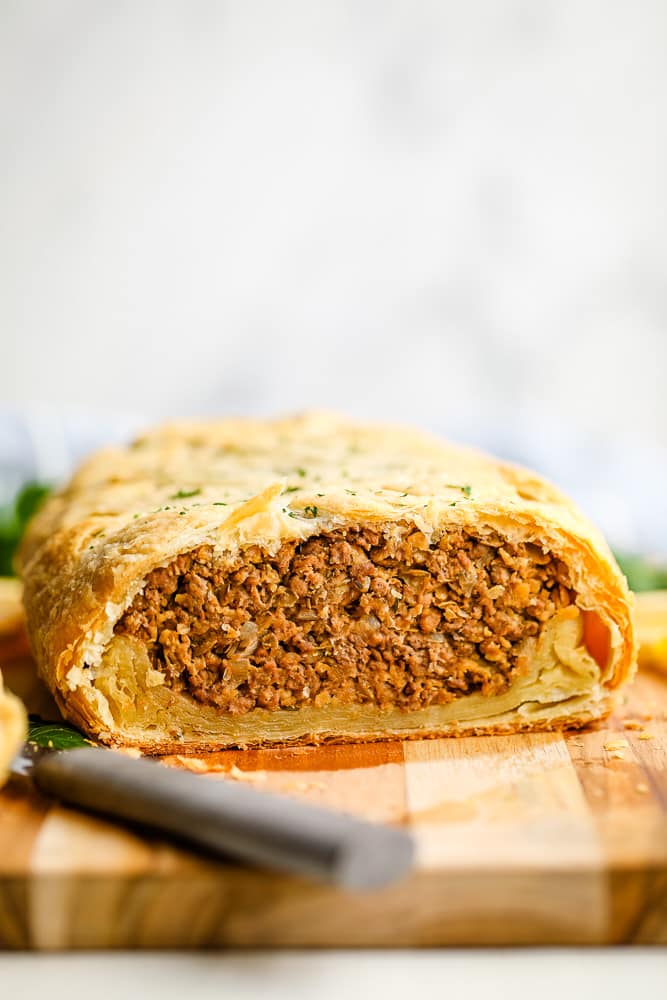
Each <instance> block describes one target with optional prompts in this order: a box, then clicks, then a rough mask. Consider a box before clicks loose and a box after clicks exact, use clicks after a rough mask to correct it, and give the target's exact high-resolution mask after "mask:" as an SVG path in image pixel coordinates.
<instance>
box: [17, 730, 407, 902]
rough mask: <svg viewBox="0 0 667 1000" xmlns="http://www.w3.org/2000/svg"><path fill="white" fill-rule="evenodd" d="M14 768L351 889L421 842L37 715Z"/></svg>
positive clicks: (67, 796) (393, 871)
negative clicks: (124, 749)
mask: <svg viewBox="0 0 667 1000" xmlns="http://www.w3.org/2000/svg"><path fill="white" fill-rule="evenodd" d="M12 771H13V772H14V773H16V774H20V775H24V776H29V777H30V778H31V779H32V781H33V782H34V784H35V785H36V786H37V788H38V789H39V790H40V791H41V792H44V793H45V794H47V795H50V796H53V797H55V798H57V799H60V800H61V801H62V802H66V803H67V804H68V805H72V806H78V807H80V808H83V809H85V810H88V811H90V812H94V813H100V814H102V815H104V816H111V817H114V818H120V819H124V820H129V821H130V822H133V823H141V824H144V825H145V826H148V827H151V828H153V829H154V830H158V831H160V832H161V833H166V834H169V835H170V836H172V837H176V838H178V839H179V840H182V841H185V842H187V843H188V844H189V845H190V846H193V847H199V848H204V849H205V850H206V851H208V852H209V853H213V854H215V855H221V856H223V857H225V858H236V859H238V860H241V861H245V862H249V863H251V864H254V865H259V866H262V867H265V868H273V869H277V870H279V871H285V872H290V873H292V874H295V875H301V876H305V877H307V878H312V879H316V880H319V881H324V882H330V883H333V884H336V885H340V886H343V887H345V888H347V889H356V890H360V889H374V888H379V887H380V886H383V885H386V884H387V883H389V882H392V881H394V880H396V879H398V878H400V877H401V876H402V875H404V874H405V873H406V872H407V871H408V869H409V868H410V866H411V865H412V862H413V859H414V841H413V838H412V836H411V835H410V834H409V833H407V832H406V831H404V830H400V829H397V828H395V827H389V826H383V825H381V824H378V823H369V822H367V821H365V820H361V819H357V818H355V817H352V816H348V815H347V814H344V813H339V812H335V811H334V810H332V809H324V808H321V807H319V806H312V805H308V804H307V803H304V802H300V801H297V800H296V799H292V798H290V797H288V796H282V795H278V794H275V793H271V792H265V791H258V790H257V789H255V788H249V787H247V786H244V785H240V784H238V783H237V782H235V781H231V780H222V781H212V780H210V779H207V778H206V775H202V774H194V773H192V772H190V771H179V770H177V769H175V768H171V767H166V766H164V765H163V764H160V763H159V762H158V761H156V760H154V759H151V758H149V757H140V758H133V757H129V756H128V755H126V754H124V753H121V752H118V751H114V750H107V749H104V748H102V747H97V746H94V745H93V744H90V743H88V742H87V741H86V740H85V739H84V738H83V737H82V736H81V734H80V733H79V732H78V731H77V730H75V729H73V728H72V727H70V726H66V725H64V724H62V723H59V722H54V723H49V722H44V721H43V720H41V719H39V718H37V717H35V716H31V717H30V728H29V736H28V741H27V742H26V743H25V744H24V745H23V749H22V750H21V751H20V753H19V754H18V756H17V757H16V758H15V760H14V762H13V764H12Z"/></svg>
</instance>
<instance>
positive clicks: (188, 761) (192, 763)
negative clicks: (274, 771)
mask: <svg viewBox="0 0 667 1000" xmlns="http://www.w3.org/2000/svg"><path fill="white" fill-rule="evenodd" d="M172 760H175V761H176V762H177V763H178V764H180V766H181V767H183V768H185V770H186V771H194V772H195V774H213V775H217V776H219V777H224V778H231V779H232V780H233V781H247V782H249V783H253V782H254V783H259V782H262V781H266V771H242V770H241V768H240V767H237V765H236V764H212V763H210V762H209V761H206V760H202V759H201V757H186V756H184V755H183V754H174V756H173V758H172Z"/></svg>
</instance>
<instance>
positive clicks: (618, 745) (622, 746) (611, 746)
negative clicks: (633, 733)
mask: <svg viewBox="0 0 667 1000" xmlns="http://www.w3.org/2000/svg"><path fill="white" fill-rule="evenodd" d="M629 746H630V744H629V743H628V741H627V740H626V739H624V738H623V737H621V739H618V740H609V741H608V742H607V743H605V744H603V747H602V749H603V750H606V751H607V753H611V754H614V753H620V752H621V751H623V750H626V749H627V748H628V747H629Z"/></svg>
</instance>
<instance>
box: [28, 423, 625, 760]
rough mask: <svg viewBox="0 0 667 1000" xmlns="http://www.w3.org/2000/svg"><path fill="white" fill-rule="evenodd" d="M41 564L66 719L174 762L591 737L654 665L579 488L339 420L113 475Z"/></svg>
mask: <svg viewBox="0 0 667 1000" xmlns="http://www.w3.org/2000/svg"><path fill="white" fill-rule="evenodd" d="M21 560H22V572H23V576H24V582H25V607H26V612H27V618H28V631H29V635H30V639H31V643H32V647H33V651H34V655H35V657H36V659H37V662H38V664H39V669H40V671H41V674H42V676H43V677H44V679H45V680H46V681H47V683H48V684H49V686H50V688H51V690H52V691H53V693H54V695H55V697H56V699H57V701H58V704H59V705H60V707H61V708H62V711H63V712H64V714H65V715H66V716H67V717H68V718H69V719H71V720H72V721H73V722H74V723H76V724H77V725H79V726H80V727H81V728H82V729H83V730H84V731H85V732H86V733H88V734H89V735H91V736H96V737H97V738H99V739H100V740H102V741H103V742H105V743H110V744H114V743H115V744H129V745H133V746H137V747H140V748H141V749H143V750H147V751H153V752H171V751H175V750H178V749H179V748H183V747H191V748H193V749H194V748H197V749H198V750H207V749H214V748H217V747H223V746H247V745H261V744H281V743H308V742H312V743H317V742H322V741H326V740H339V741H351V740H376V739H390V738H391V739H393V738H399V737H426V736H439V735H450V734H451V735H461V734H470V733H500V732H513V731H520V730H534V729H553V728H560V727H566V726H580V725H583V724H584V723H586V722H588V721H589V720H591V719H597V718H600V717H601V716H604V715H605V714H606V713H608V712H609V710H610V708H611V706H612V703H613V692H614V690H615V689H617V688H618V686H619V685H620V684H621V682H622V681H624V680H625V679H626V678H627V677H628V676H629V675H630V673H631V672H632V670H633V669H634V664H635V659H636V651H635V645H634V639H633V632H632V625H631V615H630V601H631V597H630V594H629V592H628V589H627V587H626V584H625V580H624V578H623V576H622V575H621V573H620V571H619V569H618V567H617V566H616V563H615V562H614V560H613V558H612V556H611V554H610V552H609V549H608V548H607V546H606V544H605V542H604V540H603V539H602V538H601V536H600V535H599V534H598V532H597V531H596V530H595V529H594V528H593V527H592V525H591V524H590V523H589V522H588V521H587V520H585V519H584V517H582V515H581V514H580V513H579V512H578V510H577V509H576V508H575V507H574V506H573V504H572V503H570V502H569V501H568V500H567V499H566V498H565V497H564V496H562V494H561V493H559V492H558V491H557V490H556V489H554V488H553V487H552V486H550V485H549V484H548V483H546V482H545V481H544V480H542V479H541V478H539V477H538V476H536V475H534V474H532V473H530V472H527V471H525V470H523V469H520V468H516V467H514V466H510V465H506V464H504V463H500V462H497V461H494V460H493V459H491V458H489V457H487V456H485V455H482V454H479V453H477V452H473V451H469V450H465V449H462V448H458V447H453V446H451V445H447V444H444V443H442V442H441V441H439V440H437V439H435V438H432V437H431V436H428V435H426V434H421V433H418V432H416V431H413V430H408V429H405V428H400V427H398V428H397V427H389V426H359V425H356V424H353V423H349V422H347V421H346V420H344V419H342V418H340V417H336V416H332V415H328V414H319V413H315V414H307V415H305V416H301V417H296V418H287V419H282V420H276V421H261V420H256V421H255V420H227V421H221V422H188V423H178V424H172V425H171V426H166V427H161V428H158V429H157V430H154V431H152V432H150V433H148V434H146V435H145V436H144V437H142V438H141V439H140V440H138V441H136V442H135V443H134V444H133V445H132V446H130V447H128V448H126V449H122V450H119V449H112V450H107V451H103V452H100V453H98V454H96V455H94V456H93V457H92V458H91V459H89V461H88V462H86V464H85V465H84V466H83V467H82V468H81V469H80V470H79V472H78V473H77V474H76V475H75V477H74V478H73V480H72V481H71V483H70V484H69V486H67V488H66V489H65V490H63V491H62V492H61V493H60V494H59V495H57V496H55V497H53V498H52V499H50V500H49V501H47V503H46V505H45V506H44V508H43V509H42V510H41V511H40V513H39V514H38V515H37V517H36V519H35V521H34V522H33V523H32V526H31V528H30V529H29V532H28V536H27V538H26V540H25V543H24V546H23V551H22V556H21Z"/></svg>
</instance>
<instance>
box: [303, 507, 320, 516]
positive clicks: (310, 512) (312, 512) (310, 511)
mask: <svg viewBox="0 0 667 1000" xmlns="http://www.w3.org/2000/svg"><path fill="white" fill-rule="evenodd" d="M303 512H304V514H305V515H306V517H317V507H315V506H314V505H312V504H309V505H308V506H307V507H304V509H303Z"/></svg>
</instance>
